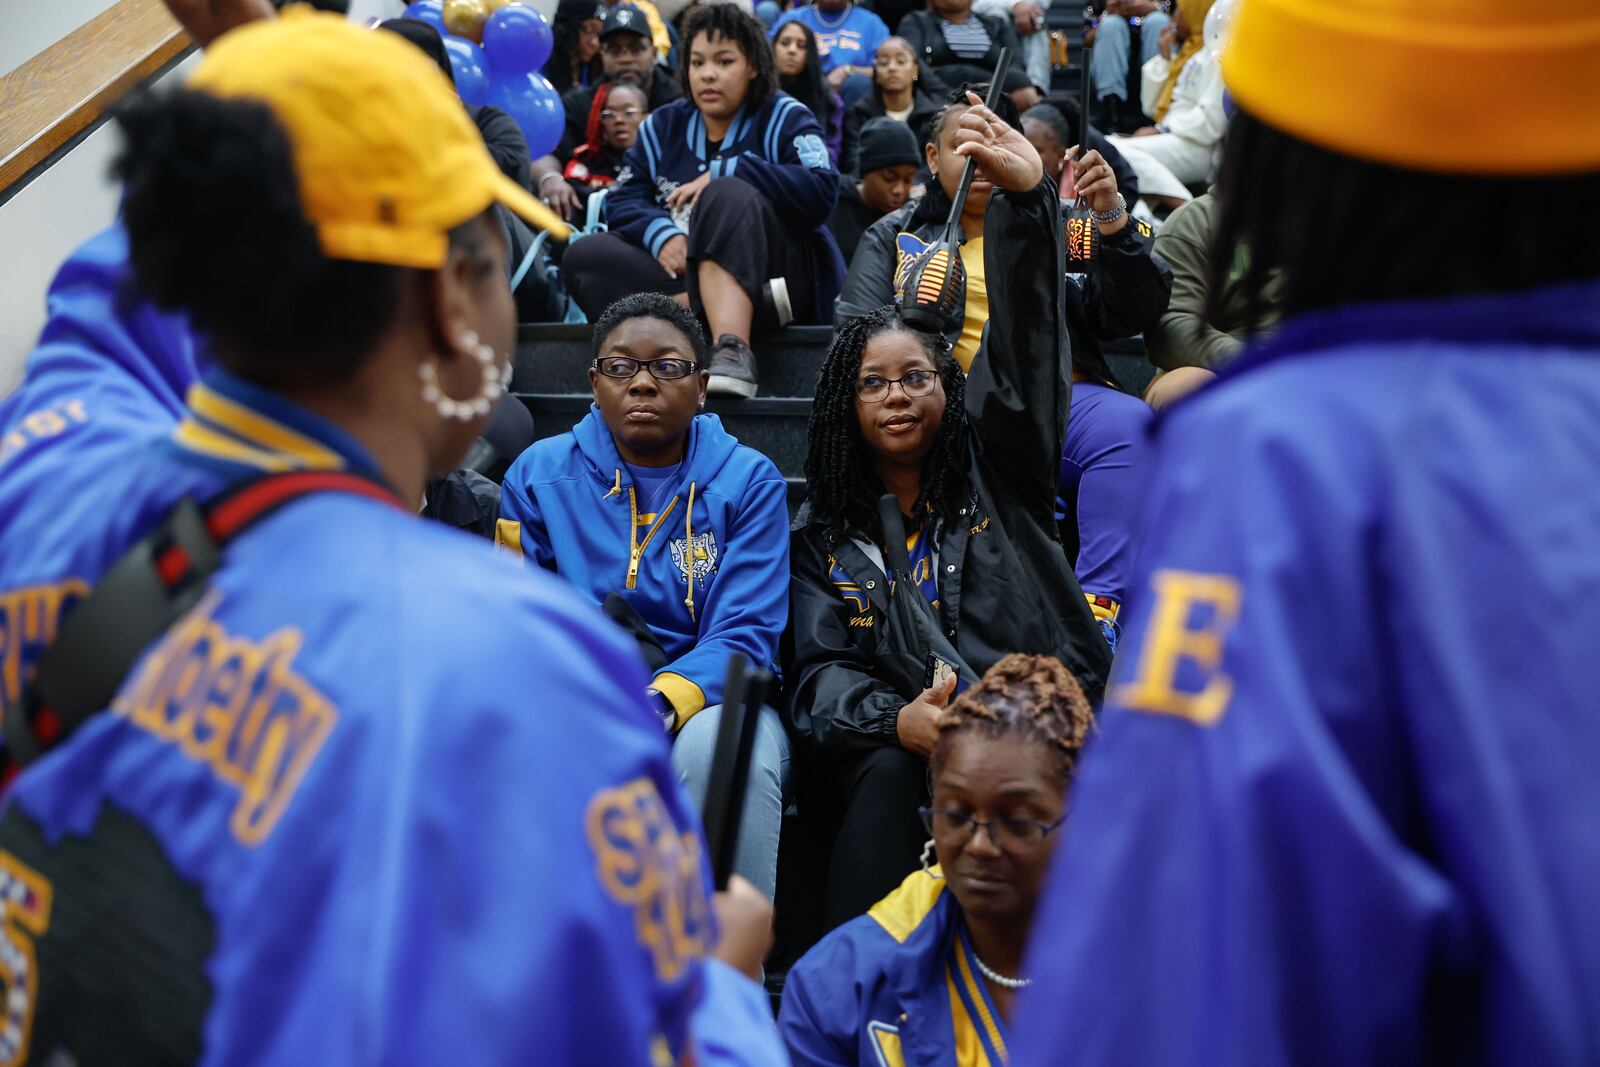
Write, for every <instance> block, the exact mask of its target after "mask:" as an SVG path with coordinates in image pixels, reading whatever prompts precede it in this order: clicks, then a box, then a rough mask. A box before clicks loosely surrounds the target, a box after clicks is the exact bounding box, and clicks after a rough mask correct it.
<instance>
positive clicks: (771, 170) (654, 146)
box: [606, 91, 844, 323]
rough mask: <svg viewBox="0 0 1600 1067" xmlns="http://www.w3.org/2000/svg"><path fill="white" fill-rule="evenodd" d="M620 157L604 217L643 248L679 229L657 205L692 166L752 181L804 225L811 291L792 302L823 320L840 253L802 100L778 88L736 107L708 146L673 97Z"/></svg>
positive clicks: (818, 142)
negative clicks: (812, 266)
mask: <svg viewBox="0 0 1600 1067" xmlns="http://www.w3.org/2000/svg"><path fill="white" fill-rule="evenodd" d="M626 164H627V165H626V166H625V167H624V168H623V172H622V174H621V176H619V177H618V179H617V182H616V184H615V185H613V186H612V188H611V193H610V195H609V196H607V198H606V220H607V223H608V224H609V225H610V227H611V229H612V230H613V231H615V232H617V233H621V234H622V235H623V236H625V237H627V238H628V239H629V240H631V241H633V242H634V243H635V244H638V245H640V246H641V247H643V248H644V249H645V250H646V251H648V252H649V253H650V254H651V255H652V256H654V255H657V254H658V253H659V252H660V251H661V246H662V245H664V244H666V243H667V241H668V240H670V239H671V238H673V237H676V236H680V235H681V236H685V237H687V236H688V232H687V227H688V218H687V216H684V215H682V214H681V213H680V214H678V215H674V214H673V213H671V212H669V211H668V210H667V207H666V198H667V194H668V193H670V192H672V190H674V189H676V188H677V187H678V186H680V185H683V184H684V183H686V182H691V181H694V180H695V179H696V178H698V177H700V176H701V175H702V174H710V175H711V177H713V178H725V177H734V178H739V179H740V180H742V181H745V182H749V183H750V184H751V185H753V186H754V187H755V188H756V190H757V191H758V192H760V193H761V194H762V195H763V196H765V197H766V198H767V199H768V200H769V201H771V202H772V206H773V207H774V208H775V209H776V210H777V211H778V213H779V214H780V215H781V216H782V217H783V218H784V219H785V220H789V221H791V222H793V224H794V225H795V227H796V228H797V229H800V230H809V231H810V232H811V241H812V245H813V250H814V252H815V257H816V271H817V273H816V276H815V281H816V286H815V293H816V296H815V300H814V302H813V304H812V305H811V306H810V307H808V308H796V309H795V317H796V319H797V320H798V321H801V322H810V323H825V322H827V321H829V316H830V315H831V314H832V311H833V299H834V297H835V296H837V295H838V293H839V286H840V285H841V284H842V283H843V279H844V260H843V259H841V258H840V256H839V249H838V247H837V246H836V245H835V244H834V242H833V235H832V234H830V233H829V232H828V216H829V215H830V214H831V213H832V212H833V205H834V201H835V200H836V199H837V197H838V195H839V175H838V171H836V170H835V169H834V167H833V163H832V162H831V160H830V159H829V158H828V148H827V145H825V144H824V143H823V134H822V127H821V126H819V125H817V120H816V117H815V116H813V115H812V114H811V112H810V111H809V110H807V108H806V107H805V105H804V104H802V103H800V101H798V100H796V99H795V98H794V97H792V96H790V95H789V94H788V93H785V92H782V91H779V92H775V93H773V94H772V95H771V96H769V97H768V98H767V100H766V101H765V102H764V103H763V104H762V105H761V106H760V107H759V108H757V109H756V110H755V111H754V112H746V111H744V110H740V112H739V113H738V114H737V115H735V116H734V119H733V122H732V124H731V125H730V126H729V127H728V134H727V136H726V137H724V138H723V140H722V144H721V146H720V147H719V148H718V149H717V150H716V151H714V152H713V151H711V150H710V149H709V148H708V147H707V144H706V124H705V119H704V118H702V117H701V115H700V111H699V109H698V108H696V107H695V106H694V103H693V102H692V101H690V100H687V99H685V100H675V101H673V102H672V103H670V104H667V105H666V106H665V107H662V108H659V109H657V110H655V111H652V112H651V113H650V115H649V117H648V118H646V119H645V120H644V123H643V124H642V125H641V126H640V127H639V136H638V139H637V140H635V142H634V145H633V147H632V148H630V149H628V155H627V157H626Z"/></svg>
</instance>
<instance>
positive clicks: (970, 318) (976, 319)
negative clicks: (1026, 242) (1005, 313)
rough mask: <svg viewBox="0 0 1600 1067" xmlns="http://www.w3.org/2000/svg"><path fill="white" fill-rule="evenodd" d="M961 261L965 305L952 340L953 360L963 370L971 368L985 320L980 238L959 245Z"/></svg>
mask: <svg viewBox="0 0 1600 1067" xmlns="http://www.w3.org/2000/svg"><path fill="white" fill-rule="evenodd" d="M961 265H962V266H963V267H965V268H966V269H967V306H966V311H965V312H964V317H963V318H962V320H961V339H960V340H958V341H957V342H956V350H955V357H956V362H957V363H959V364H961V369H962V370H963V371H969V370H971V369H972V361H973V360H974V359H975V358H977V355H978V345H979V343H980V342H982V341H983V327H984V325H985V324H986V323H987V322H988V321H989V286H988V283H986V282H985V281H984V279H983V238H982V237H974V238H973V239H971V240H970V241H967V242H966V243H965V244H963V245H962V246H961Z"/></svg>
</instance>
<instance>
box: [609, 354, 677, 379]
mask: <svg viewBox="0 0 1600 1067" xmlns="http://www.w3.org/2000/svg"><path fill="white" fill-rule="evenodd" d="M640 367H643V368H645V369H646V370H648V371H649V372H650V376H651V377H653V378H655V379H656V380H657V381H662V382H675V381H677V380H678V379H679V378H687V377H688V376H689V375H691V374H693V373H694V371H695V362H694V360H692V359H680V358H679V357H677V356H662V357H661V358H660V359H634V358H633V357H632V356H601V357H599V358H598V359H596V360H595V361H594V369H595V370H597V371H599V372H600V373H601V374H604V375H605V376H606V377H607V378H632V377H633V376H634V375H635V374H638V373H639V368H640Z"/></svg>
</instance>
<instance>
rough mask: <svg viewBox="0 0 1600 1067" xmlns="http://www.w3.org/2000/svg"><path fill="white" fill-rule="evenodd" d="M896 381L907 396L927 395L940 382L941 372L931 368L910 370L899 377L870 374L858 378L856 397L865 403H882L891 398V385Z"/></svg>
mask: <svg viewBox="0 0 1600 1067" xmlns="http://www.w3.org/2000/svg"><path fill="white" fill-rule="evenodd" d="M896 382H899V383H900V391H901V392H903V393H905V394H906V396H927V395H928V394H929V393H931V392H933V387H934V386H935V385H937V384H938V382H939V374H938V372H937V371H931V370H914V371H908V372H907V373H905V374H902V375H901V376H900V377H898V378H885V377H883V376H882V375H878V374H869V375H867V376H866V377H865V378H857V379H856V397H857V399H859V400H861V401H862V402H863V403H867V404H881V403H883V402H884V401H885V400H887V399H889V387H890V386H892V385H894V384H895V383H896Z"/></svg>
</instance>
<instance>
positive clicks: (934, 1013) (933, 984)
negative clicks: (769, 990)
mask: <svg viewBox="0 0 1600 1067" xmlns="http://www.w3.org/2000/svg"><path fill="white" fill-rule="evenodd" d="M937 871H938V868H934V872H935V874H934V875H930V874H929V873H928V872H926V871H916V872H914V873H913V874H912V875H911V876H910V877H908V878H907V879H906V880H905V881H904V882H902V883H901V884H900V887H899V888H898V889H896V890H895V891H894V892H892V893H890V894H889V895H888V896H886V897H884V898H883V899H882V900H880V901H879V902H878V903H877V904H874V905H873V906H872V909H871V910H870V911H868V912H867V914H865V915H863V916H861V917H860V918H857V919H852V920H851V921H850V922H847V923H845V924H844V925H843V926H841V927H839V928H838V929H837V930H834V931H833V932H832V933H830V934H829V935H828V936H827V937H825V938H823V939H822V940H821V941H819V942H817V944H816V945H815V946H813V947H812V949H811V951H810V952H807V953H806V954H805V956H804V957H802V958H801V960H800V962H799V963H797V964H795V965H794V968H793V969H792V970H791V971H790V972H789V979H788V982H787V984H786V985H785V986H784V990H783V1006H782V1008H781V1009H780V1010H779V1012H778V1029H779V1031H780V1032H781V1033H782V1035H783V1040H784V1043H785V1044H786V1045H788V1046H789V1056H790V1058H791V1060H792V1062H793V1063H794V1064H796V1067H847V1065H849V1067H854V1065H857V1064H859V1065H861V1067H1003V1065H1004V1064H1005V1063H1006V1062H1007V1060H1006V1056H1007V1049H1006V1028H1005V1023H1004V1022H1003V1021H1002V1020H1001V1018H1000V1013H999V1012H998V1011H997V1010H996V1009H995V1005H994V1001H993V1000H992V999H991V998H990V997H989V990H988V987H987V985H986V984H985V983H984V981H983V979H982V977H981V975H980V974H979V971H978V967H977V963H976V957H975V956H974V954H973V950H972V945H971V942H970V941H969V940H968V938H967V934H966V929H965V925H964V924H963V923H962V922H961V907H960V905H959V904H957V903H956V899H955V897H954V896H953V895H951V894H950V893H947V892H946V891H945V883H944V880H943V879H942V878H939V877H936V874H937Z"/></svg>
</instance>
